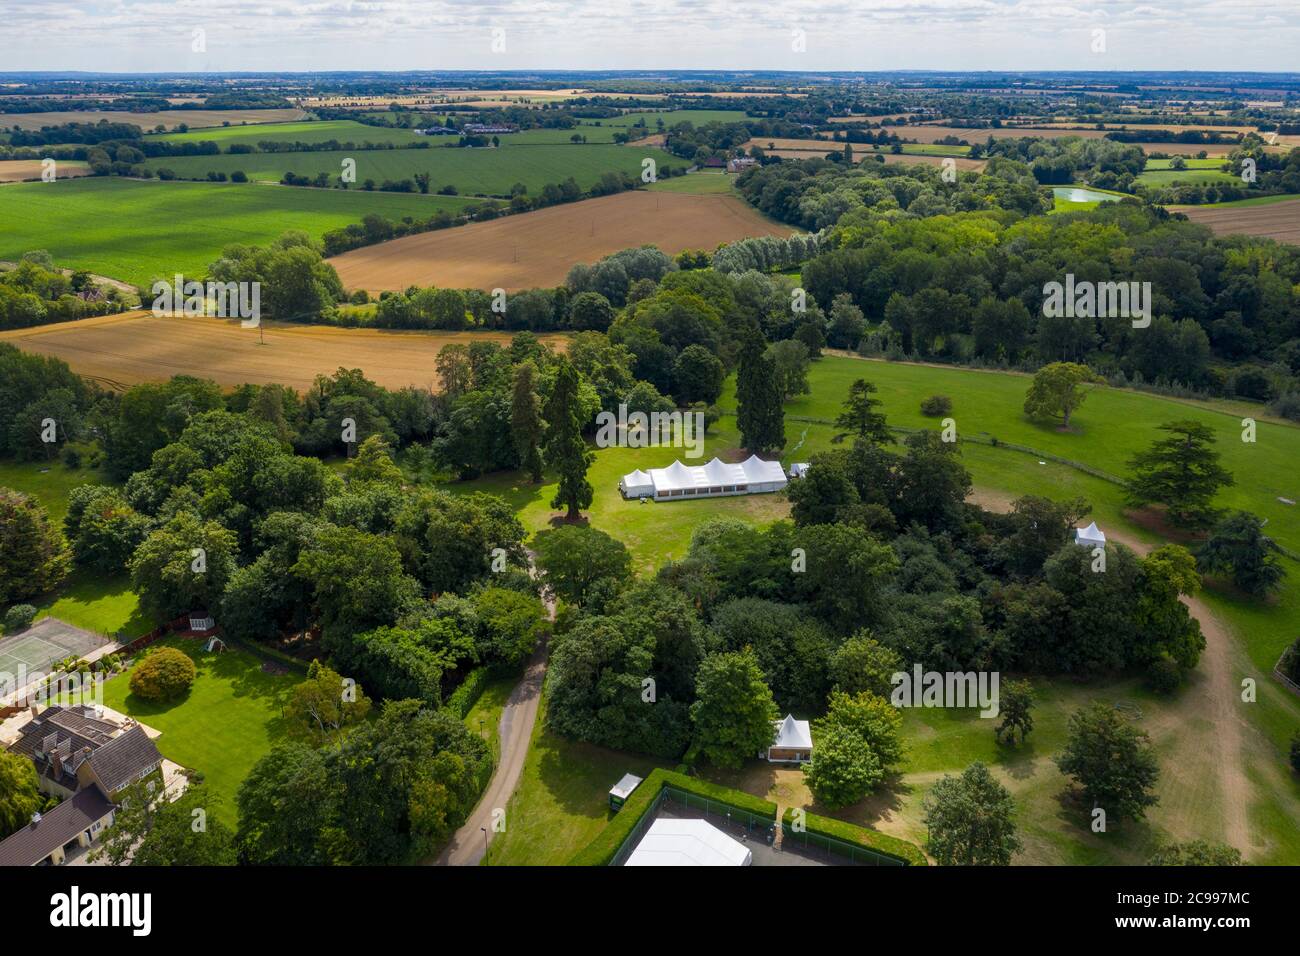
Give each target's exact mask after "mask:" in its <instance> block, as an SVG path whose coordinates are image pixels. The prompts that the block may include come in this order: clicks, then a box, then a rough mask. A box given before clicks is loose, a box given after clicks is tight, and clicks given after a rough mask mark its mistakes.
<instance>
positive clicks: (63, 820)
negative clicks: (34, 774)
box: [0, 787, 113, 866]
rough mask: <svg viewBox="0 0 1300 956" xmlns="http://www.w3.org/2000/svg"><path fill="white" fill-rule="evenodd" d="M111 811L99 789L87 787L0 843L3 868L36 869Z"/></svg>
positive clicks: (0, 864)
mask: <svg viewBox="0 0 1300 956" xmlns="http://www.w3.org/2000/svg"><path fill="white" fill-rule="evenodd" d="M112 809H113V804H112V803H110V802H109V800H108V798H107V797H105V796H104V794H103V792H102V791H101V790H100V789H99V788H98V787H86V789H84V790H82V791H80V792H79V793H77V794H75V795H73V796H72V797H70V798H69V799H67V800H64V801H63V802H62V803H60V804H59V805H58V806H57V807H55V808H54V809H53V810H51V811H50V812H49V813H46V814H43V815H42V816H41V821H40V823H29V824H27V826H25V827H23V828H22V829H21V830H19V831H18V832H17V833H15V834H14V835H13V836H11V837H9V838H8V839H7V840H5V841H4V842H2V843H0V866H35V865H36V864H37V863H40V862H41V860H43V859H45V858H46V857H47V856H49V855H50V854H51V853H53V852H54V851H55V850H57V849H58V848H59V847H61V846H63V844H65V843H68V842H69V841H71V840H75V839H76V838H77V834H78V833H81V832H82V831H83V830H87V829H89V828H90V826H91V824H93V823H95V822H96V821H97V820H102V819H103V818H104V817H105V816H107V815H108V813H109V812H110V811H111V810H112Z"/></svg>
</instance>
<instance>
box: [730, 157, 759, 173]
mask: <svg viewBox="0 0 1300 956" xmlns="http://www.w3.org/2000/svg"><path fill="white" fill-rule="evenodd" d="M757 165H758V160H756V159H754V158H753V157H751V156H737V157H736V158H735V159H732V160H729V161H728V162H727V172H729V173H743V172H744V171H745V170H747V169H749V167H751V166H757Z"/></svg>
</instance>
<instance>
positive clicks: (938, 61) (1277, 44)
mask: <svg viewBox="0 0 1300 956" xmlns="http://www.w3.org/2000/svg"><path fill="white" fill-rule="evenodd" d="M1099 31H1100V32H1099ZM1297 52H1300V0H1150V2H1121V0H1095V2H1091V3H1088V2H1071V0H783V2H782V0H570V2H559V0H532V2H528V0H433V2H429V0H178V2H164V0H0V71H9V70H92V71H113V72H170V71H194V72H214V73H215V72H226V71H240V70H262V71H298V70H420V69H427V70H439V69H445V70H474V69H488V70H536V69H553V70H564V69H569V70H582V69H593V70H617V69H636V70H643V69H662V70H670V69H727V70H745V69H770V70H822V69H826V70H897V69H941V70H1249V71H1261V72H1270V71H1291V70H1296V69H1297V63H1298V62H1300V60H1298V59H1297V55H1296V54H1297Z"/></svg>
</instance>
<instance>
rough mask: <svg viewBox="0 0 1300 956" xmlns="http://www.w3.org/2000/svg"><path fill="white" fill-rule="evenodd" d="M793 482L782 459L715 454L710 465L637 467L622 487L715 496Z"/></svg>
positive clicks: (635, 494)
mask: <svg viewBox="0 0 1300 956" xmlns="http://www.w3.org/2000/svg"><path fill="white" fill-rule="evenodd" d="M788 483H789V481H788V479H787V478H786V477H785V471H784V470H783V469H782V468H781V463H780V462H779V461H764V460H763V459H761V458H759V457H758V456H757V455H750V456H749V457H748V458H746V459H745V460H744V461H742V462H740V463H739V464H734V465H733V464H727V463H726V462H725V461H721V460H719V459H717V458H714V459H713V460H712V461H710V462H709V463H708V464H706V465H695V466H689V465H683V464H682V463H681V462H680V461H675V462H673V463H672V464H671V465H669V466H668V467H667V468H651V469H650V470H649V471H641V470H639V469H638V470H637V471H634V472H631V473H630V474H627V475H624V476H623V478H622V479H621V480H620V481H619V483H618V487H619V490H620V491H621V492H623V496H624V497H625V498H654V499H656V500H658V501H666V500H668V499H671V498H701V497H710V498H715V497H718V496H721V495H753V494H760V493H762V492H767V491H780V490H781V489H782V488H784V487H785V486H786V485H787V484H788Z"/></svg>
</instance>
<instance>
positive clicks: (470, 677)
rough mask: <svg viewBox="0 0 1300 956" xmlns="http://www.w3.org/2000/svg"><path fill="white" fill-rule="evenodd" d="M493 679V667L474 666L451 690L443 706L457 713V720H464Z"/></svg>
mask: <svg viewBox="0 0 1300 956" xmlns="http://www.w3.org/2000/svg"><path fill="white" fill-rule="evenodd" d="M491 679H492V669H491V668H489V667H476V668H474V669H473V670H472V671H470V672H469V673H468V674H466V675H465V679H464V680H463V681H461V685H460V686H459V687H457V688H456V689H455V690H454V691H452V692H451V694H450V695H449V696H448V697H447V700H446V702H445V703H444V704H443V706H444V707H446V708H447V709H448V710H450V711H451V712H452V713H453V714H455V715H456V719H457V720H464V719H465V715H466V714H468V713H469V712H470V708H472V707H473V706H474V705H475V704H476V703H478V699H479V698H480V697H482V696H483V691H484V689H485V688H486V687H487V685H488V682H489V681H490V680H491Z"/></svg>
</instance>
